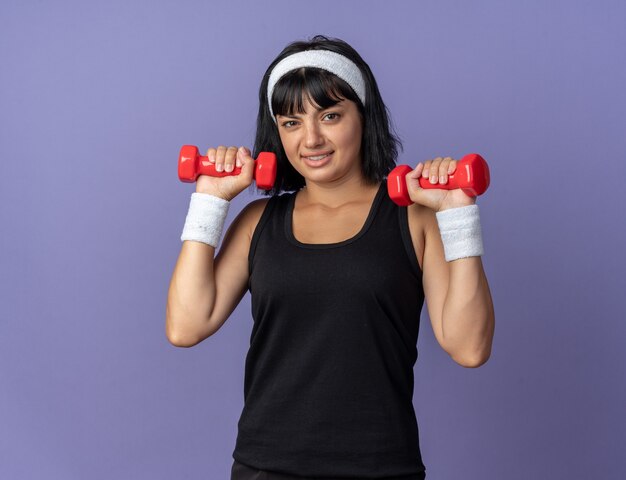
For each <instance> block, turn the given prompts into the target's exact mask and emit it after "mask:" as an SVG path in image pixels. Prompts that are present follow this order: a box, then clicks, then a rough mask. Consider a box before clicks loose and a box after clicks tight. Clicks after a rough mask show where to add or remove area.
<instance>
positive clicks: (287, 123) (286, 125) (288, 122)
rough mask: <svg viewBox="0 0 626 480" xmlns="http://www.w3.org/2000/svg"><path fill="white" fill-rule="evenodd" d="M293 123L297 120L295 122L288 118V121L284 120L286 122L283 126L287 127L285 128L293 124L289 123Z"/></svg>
mask: <svg viewBox="0 0 626 480" xmlns="http://www.w3.org/2000/svg"><path fill="white" fill-rule="evenodd" d="M291 123H295V122H294V121H293V120H288V121H286V122H284V123H283V127H285V128H289V127H290V126H291V125H289V124H291Z"/></svg>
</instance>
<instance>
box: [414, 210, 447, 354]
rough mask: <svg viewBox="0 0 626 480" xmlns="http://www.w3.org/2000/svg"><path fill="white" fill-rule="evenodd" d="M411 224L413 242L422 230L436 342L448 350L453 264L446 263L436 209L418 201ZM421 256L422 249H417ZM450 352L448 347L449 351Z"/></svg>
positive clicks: (427, 295) (425, 284)
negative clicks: (447, 315)
mask: <svg viewBox="0 0 626 480" xmlns="http://www.w3.org/2000/svg"><path fill="white" fill-rule="evenodd" d="M408 215H409V222H410V223H409V225H410V226H411V229H410V230H411V235H412V238H413V242H414V244H415V243H416V242H417V238H418V232H419V231H420V230H421V232H422V235H423V236H422V237H421V238H422V241H423V246H421V248H420V250H421V251H422V252H423V257H422V265H421V267H422V285H423V287H424V296H425V300H426V306H427V308H428V316H429V317H430V322H431V325H432V328H433V333H434V334H435V338H436V339H437V342H438V343H439V345H440V346H441V348H443V349H444V350H446V347H445V344H444V339H443V338H444V337H443V321H442V317H443V305H444V303H445V300H446V296H447V294H448V285H449V282H450V267H449V265H448V263H447V262H446V259H445V256H444V250H443V243H442V241H441V234H440V233H439V224H438V223H437V217H436V215H435V212H434V210H432V209H430V208H428V207H426V206H423V205H419V204H412V205H410V206H409V207H408ZM416 254H417V255H418V258H419V252H418V249H417V248H416ZM446 352H447V350H446Z"/></svg>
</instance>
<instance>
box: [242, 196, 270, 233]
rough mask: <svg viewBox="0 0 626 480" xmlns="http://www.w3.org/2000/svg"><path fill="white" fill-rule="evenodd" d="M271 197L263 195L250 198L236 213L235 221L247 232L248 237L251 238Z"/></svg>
mask: <svg viewBox="0 0 626 480" xmlns="http://www.w3.org/2000/svg"><path fill="white" fill-rule="evenodd" d="M272 198H274V197H263V198H257V199H255V200H252V201H251V202H250V203H248V204H247V205H246V206H245V207H243V209H242V210H241V212H240V213H239V215H237V221H238V222H240V223H241V226H242V228H243V229H244V230H245V231H246V232H247V233H248V237H249V238H252V234H253V233H254V230H255V229H256V227H257V225H258V224H259V221H260V220H261V217H262V216H263V212H264V211H265V209H266V207H267V204H268V203H269V202H270V200H272Z"/></svg>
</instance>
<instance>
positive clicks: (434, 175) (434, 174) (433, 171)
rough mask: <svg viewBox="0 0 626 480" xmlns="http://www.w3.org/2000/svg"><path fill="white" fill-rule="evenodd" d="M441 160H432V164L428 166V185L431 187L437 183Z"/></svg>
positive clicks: (439, 158) (438, 158) (440, 158)
mask: <svg viewBox="0 0 626 480" xmlns="http://www.w3.org/2000/svg"><path fill="white" fill-rule="evenodd" d="M442 160H443V158H442V157H436V158H435V159H434V160H433V163H432V164H431V166H430V172H429V174H430V179H429V180H430V183H432V184H433V185H434V184H436V183H437V182H438V181H439V177H438V174H439V165H440V164H441V161H442Z"/></svg>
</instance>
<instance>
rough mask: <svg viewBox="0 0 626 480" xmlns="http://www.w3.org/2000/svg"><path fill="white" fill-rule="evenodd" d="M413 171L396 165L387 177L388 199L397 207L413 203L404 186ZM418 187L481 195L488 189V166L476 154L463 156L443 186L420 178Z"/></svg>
mask: <svg viewBox="0 0 626 480" xmlns="http://www.w3.org/2000/svg"><path fill="white" fill-rule="evenodd" d="M411 170H413V169H412V168H411V167H410V166H408V165H398V166H397V167H396V168H394V169H393V170H392V171H391V172H389V175H388V176H387V191H388V193H389V197H390V198H391V199H392V200H393V201H394V202H395V203H397V204H398V205H401V206H407V205H411V204H412V203H413V201H412V200H411V198H410V197H409V191H408V188H407V186H406V175H407V174H408V173H409V172H410V171H411ZM419 182H420V187H422V188H440V189H442V190H454V189H456V188H460V189H462V190H463V192H465V194H466V195H468V196H470V197H476V196H478V195H482V194H483V193H485V191H486V190H487V187H489V166H488V165H487V162H486V161H485V159H484V158H483V157H481V156H480V155H478V154H477V153H470V154H468V155H465V156H464V157H463V158H462V159H461V160H459V161H458V162H457V165H456V170H455V171H454V172H453V173H451V174H450V175H448V182H447V183H445V184H443V185H442V184H440V183H430V181H429V180H428V178H424V177H420V179H419Z"/></svg>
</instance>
